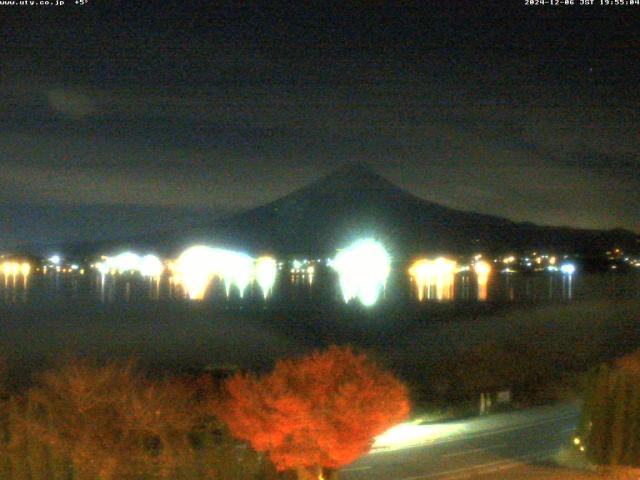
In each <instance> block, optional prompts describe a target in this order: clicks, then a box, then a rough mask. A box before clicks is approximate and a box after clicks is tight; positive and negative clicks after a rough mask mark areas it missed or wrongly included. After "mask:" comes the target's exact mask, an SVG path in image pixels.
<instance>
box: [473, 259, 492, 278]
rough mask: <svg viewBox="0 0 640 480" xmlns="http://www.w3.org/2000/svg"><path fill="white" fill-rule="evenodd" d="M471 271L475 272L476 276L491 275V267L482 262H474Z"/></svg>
mask: <svg viewBox="0 0 640 480" xmlns="http://www.w3.org/2000/svg"><path fill="white" fill-rule="evenodd" d="M473 270H474V271H475V272H476V275H478V276H480V275H489V274H490V273H491V265H489V263H487V262H484V261H479V262H476V263H475V264H474V265H473Z"/></svg>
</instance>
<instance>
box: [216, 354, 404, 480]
mask: <svg viewBox="0 0 640 480" xmlns="http://www.w3.org/2000/svg"><path fill="white" fill-rule="evenodd" d="M226 386H227V392H228V396H227V398H226V400H225V401H223V402H222V404H221V405H219V406H218V408H217V410H218V412H217V416H218V417H219V418H220V419H221V420H223V421H224V422H225V423H227V425H228V426H229V429H230V431H231V433H232V434H233V435H235V436H236V437H238V438H240V439H243V440H246V441H248V442H249V443H250V444H251V446H252V447H253V448H254V449H255V450H257V451H260V452H267V453H268V455H269V457H270V458H271V460H272V461H273V463H274V464H275V466H276V468H277V469H278V470H279V471H284V470H295V471H296V472H297V475H298V478H301V479H302V478H328V477H329V476H332V475H335V473H330V472H333V471H334V470H335V469H337V468H339V467H341V466H343V465H346V464H349V463H351V462H353V461H354V460H356V459H357V458H358V457H359V456H361V455H362V454H364V453H366V452H367V451H369V449H370V448H371V445H372V443H373V439H374V437H375V436H376V435H378V434H380V433H382V432H384V431H385V430H387V429H388V428H389V427H391V426H393V425H394V424H396V423H398V422H400V421H401V420H403V419H404V418H405V417H406V416H407V414H408V413H409V400H408V393H407V389H406V387H405V386H404V385H403V384H402V383H400V381H398V380H397V379H396V378H395V377H394V376H393V375H391V374H390V373H388V372H385V371H384V370H382V369H381V368H379V367H378V366H377V365H375V364H374V363H373V362H372V361H370V360H369V359H368V358H367V357H366V356H365V355H364V354H358V353H354V352H353V351H352V350H351V349H350V348H340V347H336V346H332V347H330V348H329V349H328V350H327V351H325V352H315V353H313V354H311V355H310V356H308V357H305V358H301V359H296V360H282V361H279V362H277V364H276V366H275V369H274V370H273V372H271V373H270V374H268V375H265V376H263V377H259V378H258V377H255V376H252V375H247V374H238V375H236V376H234V377H232V378H231V379H229V380H228V381H227V385H226Z"/></svg>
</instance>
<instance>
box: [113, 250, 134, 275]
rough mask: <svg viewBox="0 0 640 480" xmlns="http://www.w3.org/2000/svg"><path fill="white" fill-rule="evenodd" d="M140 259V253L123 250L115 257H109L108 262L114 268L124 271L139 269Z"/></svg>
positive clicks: (120, 271)
mask: <svg viewBox="0 0 640 480" xmlns="http://www.w3.org/2000/svg"><path fill="white" fill-rule="evenodd" d="M140 260H141V259H140V255H137V254H135V253H133V252H122V253H120V254H119V255H116V256H115V257H112V258H109V259H108V260H107V264H108V265H109V267H110V268H111V269H112V270H116V271H118V272H119V273H124V272H131V271H135V270H139V269H140Z"/></svg>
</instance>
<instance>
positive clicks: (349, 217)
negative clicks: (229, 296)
mask: <svg viewBox="0 0 640 480" xmlns="http://www.w3.org/2000/svg"><path fill="white" fill-rule="evenodd" d="M361 237H374V238H376V239H379V240H380V241H382V242H383V243H384V245H385V246H386V247H387V248H388V249H389V251H390V252H391V253H392V255H394V256H395V257H396V258H402V257H409V256H413V255H418V254H436V253H453V254H470V253H474V252H487V253H489V252H493V253H501V252H507V251H515V252H518V251H525V250H529V249H538V250H549V251H561V252H576V253H582V254H586V255H589V254H601V253H603V252H604V251H605V250H608V249H610V248H612V247H619V248H623V249H625V250H635V251H637V250H640V236H639V235H637V234H635V233H633V232H630V231H627V230H622V229H615V230H608V231H603V230H584V229H575V228H568V227H548V226H539V225H534V224H532V223H518V222H513V221H510V220H507V219H505V218H501V217H497V216H491V215H484V214H480V213H475V212H468V211H461V210H455V209H452V208H447V207H444V206H442V205H439V204H437V203H433V202H430V201H427V200H424V199H422V198H419V197H417V196H415V195H413V194H411V193H409V192H407V191H405V190H403V189H401V188H399V187H398V186H396V185H394V184H393V183H391V182H390V181H388V180H387V179H385V178H384V177H382V176H380V175H378V174H377V173H376V172H375V171H373V170H372V169H371V168H369V167H368V166H367V165H365V164H362V163H354V164H349V165H347V166H345V167H343V168H341V169H339V170H337V171H335V172H334V173H332V174H331V175H329V176H327V177H325V178H322V179H320V180H318V181H316V182H313V183H311V184H309V185H307V186H305V187H303V188H301V189H299V190H296V191H294V192H292V193H290V194H289V195H286V196H284V197H282V198H280V199H278V200H275V201H273V202H271V203H268V204H266V205H263V206H260V207H257V208H253V209H251V210H247V211H244V212H242V213H240V214H236V215H232V216H229V217H226V218H223V219H219V220H214V221H212V222H211V223H210V224H208V225H203V224H200V225H196V226H192V227H190V228H188V229H184V230H182V231H170V232H163V233H157V234H154V235H146V236H142V237H139V238H135V239H131V240H130V241H128V242H116V243H117V244H118V245H116V243H111V244H108V243H105V242H101V244H100V245H97V244H96V245H93V247H98V246H99V247H100V248H101V249H103V250H104V249H105V248H108V247H111V248H115V247H116V246H118V247H120V246H125V245H126V246H138V247H146V248H153V249H154V250H156V251H159V252H161V253H170V252H171V253H175V252H176V251H177V250H179V249H180V248H183V247H185V246H187V245H190V244H192V243H194V242H206V243H209V244H219V245H226V246H229V247H233V248H243V249H247V250H249V251H252V252H253V253H255V254H258V253H262V252H269V253H272V254H277V255H305V256H325V255H332V254H333V253H334V252H335V250H336V249H337V248H339V247H342V246H346V245H348V244H349V243H350V242H351V241H353V240H355V239H357V238H361ZM76 247H78V248H74V250H76V252H75V253H80V252H81V251H82V252H83V253H89V250H92V245H91V243H90V242H84V243H83V244H78V245H77V246H76ZM91 253H96V252H91Z"/></svg>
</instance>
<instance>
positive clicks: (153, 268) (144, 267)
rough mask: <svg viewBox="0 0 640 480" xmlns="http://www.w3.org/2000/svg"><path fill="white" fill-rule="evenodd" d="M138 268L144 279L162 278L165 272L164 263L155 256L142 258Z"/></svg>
mask: <svg viewBox="0 0 640 480" xmlns="http://www.w3.org/2000/svg"><path fill="white" fill-rule="evenodd" d="M138 268H139V270H140V274H141V275H142V276H143V277H153V278H157V277H159V276H161V275H162V272H163V271H164V265H163V264H162V261H161V260H160V259H159V258H158V257H156V256H155V255H145V256H144V257H142V258H141V259H140V263H139V265H138Z"/></svg>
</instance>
